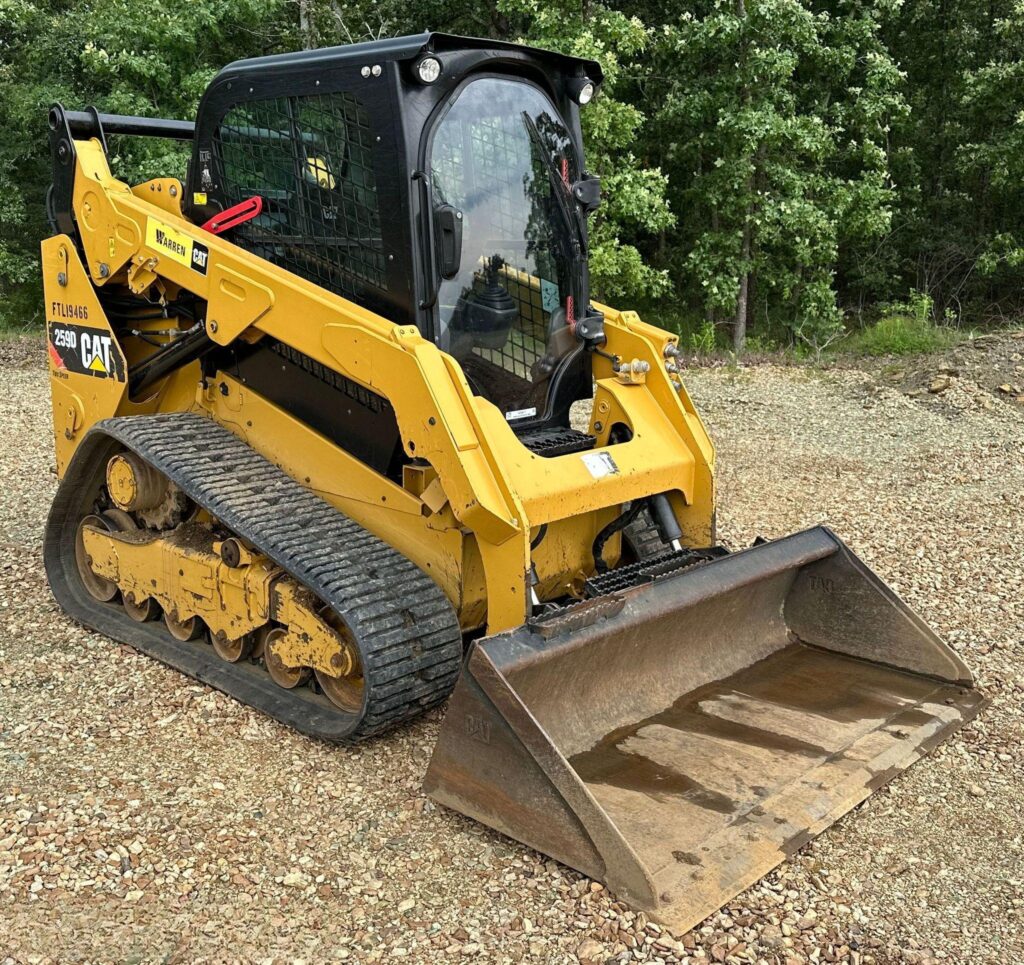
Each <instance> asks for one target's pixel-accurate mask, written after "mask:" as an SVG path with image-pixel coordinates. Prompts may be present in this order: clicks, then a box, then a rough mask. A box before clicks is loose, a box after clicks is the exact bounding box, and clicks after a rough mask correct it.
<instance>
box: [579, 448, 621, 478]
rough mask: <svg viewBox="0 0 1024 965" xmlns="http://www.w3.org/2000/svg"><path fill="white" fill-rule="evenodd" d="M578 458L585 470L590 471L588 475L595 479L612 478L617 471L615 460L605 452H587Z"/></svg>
mask: <svg viewBox="0 0 1024 965" xmlns="http://www.w3.org/2000/svg"><path fill="white" fill-rule="evenodd" d="M580 458H581V459H582V460H583V463H584V465H585V466H586V467H587V469H589V470H590V475H591V476H593V477H594V478H595V479H604V477H605V476H614V475H616V474H617V473H618V471H619V467H618V466H616V465H615V460H614V459H612V457H611V456H610V455H609V454H608V453H607V452H588V453H585V454H584V455H582V456H580Z"/></svg>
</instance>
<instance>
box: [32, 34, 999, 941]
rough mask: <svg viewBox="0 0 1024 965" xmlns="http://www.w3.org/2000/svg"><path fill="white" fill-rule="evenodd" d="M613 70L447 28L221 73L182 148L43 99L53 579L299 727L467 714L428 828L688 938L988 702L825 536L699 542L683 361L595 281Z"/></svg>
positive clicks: (122, 632)
mask: <svg viewBox="0 0 1024 965" xmlns="http://www.w3.org/2000/svg"><path fill="white" fill-rule="evenodd" d="M600 81H601V70H600V67H599V65H598V64H596V63H592V62H589V61H583V60H577V59H574V58H571V57H566V56H562V55H560V54H555V53H550V52H547V51H542V50H533V49H528V48H525V47H521V46H516V45H512V44H505V43H498V42H492V41H483V40H471V39H465V38H459V37H452V36H447V35H444V34H438V33H434V34H424V35H421V36H415V37H403V38H398V39H394V40H386V41H379V42H374V43H368V44H358V45H354V46H349V47H343V48H337V49H328V50H315V51H306V52H302V53H296V54H289V55H285V56H276V57H264V58H259V59H254V60H247V61H241V62H238V63H235V64H232V65H230V66H228V67H226V68H225V69H224V70H223V71H222V72H221V73H220V74H219V75H218V76H217V77H216V78H215V79H214V80H213V81H212V83H211V84H210V87H209V89H208V90H207V91H206V93H205V95H204V97H203V99H202V103H201V105H200V108H199V112H198V118H197V120H196V122H195V123H194V124H193V123H191V122H184V121H172V120H157V119H146V118H138V117H125V116H120V115H107V114H100V113H98V112H97V111H96V110H95V109H90V110H88V111H81V112H76V111H67V110H64V109H63V108H62V107H61V106H59V105H57V106H55V107H54V108H53V109H52V111H51V112H50V117H49V123H50V128H51V143H52V154H53V186H52V189H51V191H50V194H49V201H48V206H49V217H50V220H51V222H52V225H53V236H52V237H50V238H48V239H47V240H46V241H44V242H43V245H42V258H43V269H44V279H45V282H44V283H45V296H46V319H47V328H48V336H49V346H48V350H49V358H50V375H51V380H52V390H53V419H54V432H55V442H56V457H57V468H58V474H59V476H60V479H61V482H60V487H59V489H58V491H57V495H56V497H55V500H54V504H53V508H52V512H51V514H50V518H49V522H48V528H47V531H46V539H45V557H46V568H47V573H48V575H49V579H50V582H51V585H52V587H53V591H54V593H55V595H56V597H57V599H58V600H59V601H60V604H61V606H63V607H64V609H65V610H66V611H67V612H68V613H69V614H70V615H71V616H72V617H73V618H75V619H76V620H78V621H80V622H81V623H83V624H85V625H87V626H89V627H92V628H94V629H96V630H98V631H100V632H102V633H104V634H107V635H109V636H110V637H113V638H115V639H117V640H120V641H123V642H124V643H127V644H130V645H131V646H133V647H135V648H137V649H138V650H140V651H141V652H143V653H146V654H149V655H150V656H152V657H155V658H156V659H158V660H161V661H163V662H164V663H166V664H168V665H170V666H171V667H174V668H176V669H177V670H179V671H181V672H182V673H184V674H187V675H189V676H190V677H193V678H195V679H197V680H200V681H203V682H205V683H207V684H209V685H210V686H213V687H216V688H218V689H220V690H222V691H224V692H225V693H228V694H231V695H232V696H234V697H236V698H237V699H238V700H241V701H244V702H245V703H248V704H250V705H252V706H253V707H256V708H259V709H260V710H262V711H264V712H265V713H267V714H269V715H270V716H272V717H274V718H276V719H277V720H280V721H282V722H284V723H286V724H288V725H290V726H292V727H295V728H297V729H298V730H299V731H301V732H303V733H305V734H308V735H311V736H313V737H318V738H322V739H325V740H330V741H354V740H359V739H362V738H367V737H370V736H372V735H376V734H379V733H381V732H383V731H385V730H386V729H388V728H390V727H393V726H395V725H397V724H400V723H402V722H404V721H408V720H410V719H411V718H413V717H415V716H417V715H418V714H421V713H423V712H424V711H425V710H427V709H428V708H431V707H435V706H437V705H439V704H441V703H442V702H443V701H445V700H446V699H448V698H449V696H451V699H450V702H449V706H448V710H447V714H446V715H445V717H444V721H443V724H442V726H441V734H440V739H439V742H438V744H437V748H436V750H435V752H434V755H433V759H432V761H431V763H430V766H429V770H428V772H427V775H426V787H427V790H428V792H429V793H430V794H431V795H432V796H433V797H434V798H436V800H438V801H440V802H442V803H443V804H445V805H447V806H449V807H451V808H454V809H456V810H458V811H461V812H463V813H465V814H468V815H471V816H473V817H474V818H477V819H478V820H480V821H482V822H484V823H485V824H488V825H490V826H491V827H493V828H496V829H498V830H499V831H502V832H504V833H505V834H507V835H510V836H511V837H513V838H516V839H518V840H520V841H522V842H525V843H526V844H528V845H530V846H532V847H534V848H536V849H538V850H540V851H543V852H545V853H547V854H549V855H552V856H553V857H555V858H557V859H558V860H559V861H562V862H564V863H566V864H567V865H570V866H572V867H574V868H577V869H580V870H581V871H583V872H585V873H586V874H588V875H590V876H593V877H595V878H599V879H602V880H604V881H606V882H607V883H608V884H609V886H610V887H611V888H612V889H613V890H614V891H615V892H617V894H618V895H619V896H620V897H621V898H622V899H624V900H627V901H629V902H632V903H633V904H634V905H636V906H637V907H639V908H642V909H644V910H645V911H647V912H649V913H650V914H651V915H652V916H654V917H656V918H658V919H661V920H662V921H664V922H666V923H667V924H668V925H670V926H673V927H674V928H676V929H685V928H688V927H690V926H692V925H693V924H695V923H696V922H698V921H700V920H701V918H703V917H704V916H706V915H707V914H709V913H711V912H712V911H714V910H715V909H716V908H718V907H719V906H720V905H721V904H722V903H723V902H725V901H726V900H728V899H729V898H731V897H732V896H733V895H735V894H736V893H737V892H738V891H739V890H741V889H743V888H744V887H745V886H747V885H749V884H750V883H751V882H753V881H754V880H756V879H757V878H758V877H759V876H760V875H762V874H764V873H765V872H766V871H768V870H769V869H771V868H772V867H774V866H775V865H776V864H777V863H779V862H780V861H782V860H783V859H784V857H785V856H786V855H788V854H790V853H792V852H793V851H794V850H795V849H796V848H798V847H800V845H801V844H803V843H804V842H806V841H807V840H808V839H809V838H810V837H811V836H813V835H814V834H816V833H817V832H819V831H820V830H822V829H823V828H824V827H826V826H827V825H828V824H830V823H831V822H832V821H834V820H836V819H837V818H838V817H839V816H840V815H841V814H843V813H844V812H846V811H847V810H849V809H850V808H851V807H853V806H854V805H856V804H857V803H858V802H860V801H861V800H863V799H864V798H865V797H867V796H868V795H869V794H870V793H871V792H872V791H873V790H874V789H876V788H877V787H879V786H880V785H882V784H883V783H884V782H886V781H888V780H889V779H890V778H892V777H893V776H894V775H895V774H897V773H899V772H900V771H901V770H902V769H904V768H905V767H907V766H909V765H910V764H911V763H913V762H914V761H915V760H917V759H918V758H919V757H920V756H921V755H923V754H924V753H925V752H927V751H928V750H929V749H930V748H932V747H933V746H934V745H935V744H936V743H938V742H939V741H941V740H942V739H943V738H945V737H946V736H947V735H949V734H950V733H951V732H952V731H954V730H956V729H957V728H958V727H960V726H961V725H962V724H963V722H964V721H965V720H967V719H969V718H971V717H972V716H973V715H974V714H975V713H976V712H977V711H978V709H979V705H980V703H981V700H980V697H979V695H978V693H977V691H976V690H975V689H974V688H973V685H972V680H971V675H970V673H969V672H968V670H967V669H966V668H965V667H964V665H963V664H962V663H961V661H960V660H959V659H958V658H957V657H956V656H955V655H954V654H953V653H952V651H951V650H950V649H949V648H948V647H947V646H945V645H944V644H943V643H942V642H941V641H940V640H939V639H938V637H936V635H935V634H934V633H932V632H931V630H929V629H928V627H927V626H926V625H925V624H924V623H923V622H922V621H921V620H920V619H919V618H918V617H916V616H915V615H914V614H913V613H912V612H911V611H910V610H909V609H908V608H907V607H906V606H905V605H904V604H903V603H902V602H901V601H900V600H899V599H898V598H897V597H896V596H895V595H894V594H893V593H892V592H891V591H890V590H889V589H888V587H887V586H886V585H885V584H884V583H883V582H882V581H881V580H880V579H879V578H878V577H876V576H875V575H874V574H873V573H872V572H871V571H870V570H869V569H868V568H867V567H866V566H865V565H864V564H863V563H862V562H860V561H859V560H858V559H857V557H856V556H854V555H853V554H852V553H851V552H850V551H849V550H848V549H847V548H846V547H845V546H844V545H843V543H842V542H841V541H840V540H839V539H838V538H837V537H836V536H835V535H833V534H832V533H831V532H829V531H828V530H826V529H824V528H816V529H811V530H808V531H807V532H803V533H798V534H796V535H794V536H789V537H787V538H785V539H780V540H777V541H774V542H764V543H761V544H760V545H756V546H754V547H752V548H750V549H747V550H744V551H742V552H736V553H730V552H728V551H727V550H725V549H724V548H722V547H721V546H719V545H718V544H717V541H716V536H715V501H714V450H713V448H712V445H711V442H710V441H709V439H708V436H707V434H706V433H705V430H704V426H703V425H702V423H701V420H700V418H699V417H698V415H697V413H696V411H695V409H694V406H693V404H692V402H691V401H690V398H689V396H688V395H687V392H686V390H685V388H684V387H683V384H682V382H681V381H680V376H679V364H678V357H679V350H678V348H677V344H676V338H675V336H673V335H672V334H670V333H668V332H666V331H662V330H661V329H658V328H656V327H654V326H652V325H648V324H645V323H644V322H642V321H641V320H640V319H639V318H638V317H637V315H636V314H634V313H633V312H629V311H618V310H615V309H612V308H608V307H605V306H603V305H599V304H595V303H594V302H593V301H592V299H591V297H590V294H589V291H588V281H587V259H588V235H587V227H588V215H589V214H590V213H591V212H593V211H594V210H595V209H596V208H597V207H598V205H599V202H600V190H599V181H598V179H597V178H596V177H594V176H592V175H591V174H589V173H587V170H586V168H585V167H584V162H583V152H582V143H581V135H580V109H581V108H585V105H586V104H587V103H588V102H589V101H590V99H591V98H592V97H593V96H594V93H595V89H596V88H597V86H598V85H599V83H600ZM126 135H141V136H152V137H166V138H172V139H178V140H181V141H187V142H189V143H190V145H191V155H190V160H189V164H188V173H187V176H186V178H185V180H184V182H182V181H179V180H177V179H175V178H172V177H167V178H157V179H155V180H152V181H148V182H146V183H144V184H138V185H135V186H134V187H132V186H129V185H128V184H125V183H123V182H121V181H119V180H118V179H117V178H116V177H114V175H113V174H112V173H111V170H110V159H111V156H112V155H111V152H110V150H109V149H108V146H107V137H111V138H115V137H123V136H126ZM581 402H585V403H586V405H587V406H589V408H587V409H584V410H581V409H579V408H577V413H580V412H581V411H584V412H586V413H588V415H587V416H586V418H587V419H588V422H587V423H586V425H587V428H586V431H582V430H581V429H579V428H574V426H573V423H572V420H571V419H570V414H571V413H572V412H573V409H574V406H577V404H578V403H581ZM578 424H581V423H578Z"/></svg>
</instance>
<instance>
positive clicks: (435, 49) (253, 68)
mask: <svg viewBox="0 0 1024 965" xmlns="http://www.w3.org/2000/svg"><path fill="white" fill-rule="evenodd" d="M460 50H493V51H494V52H495V53H496V54H498V55H500V54H501V53H502V52H510V53H517V54H519V55H520V56H524V55H525V56H529V57H532V58H534V59H536V60H538V61H540V62H542V63H547V64H548V65H550V67H552V68H553V69H554V70H556V71H558V72H559V73H563V74H569V75H570V76H571V75H575V74H579V73H582V74H585V75H586V76H587V77H589V78H590V80H592V81H593V82H594V83H595V84H600V83H601V80H602V76H603V75H602V71H601V65H600V64H599V63H598V62H597V61H596V60H585V59H583V58H580V57H570V56H568V55H567V54H560V53H556V52H555V51H552V50H544V49H542V48H540V47H529V46H526V45H525V44H513V43H508V42H506V41H503V40H487V39H483V38H479V37H459V36H457V35H455V34H446V33H437V32H434V31H428V32H426V33H421V34H411V35H409V36H406V37H392V38H388V39H385V40H368V41H364V42H363V43H358V44H346V45H344V46H341V47H320V48H318V49H315V50H297V51H294V52H292V53H287V54H271V55H269V56H267V57H249V58H247V59H246V60H236V61H235V62H234V63H231V64H228V65H227V66H226V67H225V68H223V70H221V71H220V72H219V73H218V75H217V78H216V79H217V80H222V79H225V78H230V77H235V76H244V75H246V74H250V73H253V72H258V73H260V74H265V73H266V72H268V71H273V70H275V69H277V68H281V69H285V68H290V69H294V68H295V67H304V66H322V67H335V66H343V65H345V64H349V63H353V62H355V63H360V64H362V63H366V62H367V61H376V62H380V61H391V60H397V61H403V60H415V59H416V58H417V57H419V56H421V55H422V54H425V53H428V52H429V53H436V54H439V55H442V54H444V53H445V52H446V51H460Z"/></svg>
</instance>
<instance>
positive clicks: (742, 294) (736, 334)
mask: <svg viewBox="0 0 1024 965" xmlns="http://www.w3.org/2000/svg"><path fill="white" fill-rule="evenodd" d="M735 12H736V16H737V17H739V19H740V20H746V18H747V4H746V0H735ZM749 100H750V91H749V90H744V91H743V102H744V103H747V102H749ZM750 181H751V184H750V188H751V189H752V188H753V183H752V182H753V178H751V179H750ZM753 218H754V204H753V201H750V202H748V204H747V210H746V211H745V212H744V216H743V241H742V242H741V246H740V257H741V259H742V261H743V274H742V275H740V291H739V295H738V296H737V298H736V314H735V315H734V316H733V320H732V347H733V351H734V352H735V353H736V354H737V355H739V354H740V353H741V352H742V351H743V350H744V349H745V348H746V346H747V312H748V307H749V304H750V268H749V262H750V240H751V238H750V236H751V231H752V229H753Z"/></svg>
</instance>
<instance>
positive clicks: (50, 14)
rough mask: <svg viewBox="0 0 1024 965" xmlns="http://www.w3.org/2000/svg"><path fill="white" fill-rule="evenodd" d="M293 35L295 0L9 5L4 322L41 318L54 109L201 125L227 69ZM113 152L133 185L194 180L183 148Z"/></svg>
mask: <svg viewBox="0 0 1024 965" xmlns="http://www.w3.org/2000/svg"><path fill="white" fill-rule="evenodd" d="M293 33H294V27H293V26H292V24H291V20H290V10H289V9H288V8H287V7H286V6H285V2H284V0H190V2H189V3H187V4H180V3H174V2H169V0H153V2H152V3H146V4H140V3H135V2H132V0H105V2H104V3H98V4H94V3H92V2H91V0H72V2H71V3H70V4H68V3H67V2H64V0H0V95H2V96H0V290H2V291H3V299H2V301H0V321H3V320H4V319H6V320H7V321H8V322H9V323H14V324H25V323H26V322H27V321H30V320H31V319H32V317H33V315H38V310H39V309H38V306H39V302H40V299H41V291H40V289H41V282H40V279H39V267H38V264H39V241H40V239H42V238H43V237H45V236H46V235H47V234H48V233H49V227H48V225H47V220H46V199H45V195H46V189H47V187H48V185H49V183H50V154H49V147H48V144H47V127H46V116H47V111H48V109H49V106H50V105H51V104H52V103H53V102H54V101H61V102H63V103H65V104H66V106H68V107H70V108H75V109H78V108H81V107H84V106H86V105H89V104H94V105H96V106H97V107H98V108H99V109H100V110H103V111H108V112H111V113H123V114H144V115H150V116H157V117H184V118H192V117H194V116H195V112H196V107H197V105H198V102H199V98H200V96H201V95H202V93H203V91H204V90H205V88H206V85H207V83H208V82H209V79H210V78H211V77H212V76H213V74H214V73H215V72H216V70H217V69H218V68H220V67H221V66H223V64H225V63H227V62H228V61H230V60H234V59H236V58H238V57H241V56H250V55H254V54H258V53H265V52H269V51H271V50H275V49H278V48H279V47H280V46H282V45H289V44H292V43H294V42H295V41H294V39H293V36H292V35H293ZM110 149H111V152H112V153H113V154H114V158H113V159H112V160H113V163H114V166H115V170H116V172H117V174H118V175H119V176H120V177H122V178H125V179H127V180H142V179H145V178H148V177H154V176H157V175H163V176H167V175H172V176H173V175H178V176H181V175H183V174H184V166H185V161H186V158H187V151H186V149H185V148H184V147H182V146H180V145H176V144H173V143H171V142H167V141H160V140H140V139H138V138H112V139H111V143H110Z"/></svg>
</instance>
